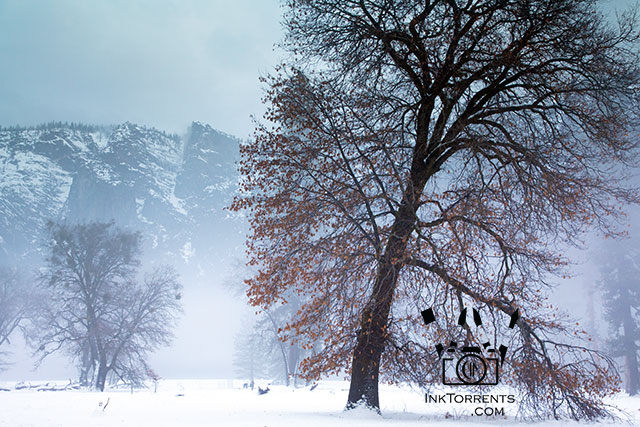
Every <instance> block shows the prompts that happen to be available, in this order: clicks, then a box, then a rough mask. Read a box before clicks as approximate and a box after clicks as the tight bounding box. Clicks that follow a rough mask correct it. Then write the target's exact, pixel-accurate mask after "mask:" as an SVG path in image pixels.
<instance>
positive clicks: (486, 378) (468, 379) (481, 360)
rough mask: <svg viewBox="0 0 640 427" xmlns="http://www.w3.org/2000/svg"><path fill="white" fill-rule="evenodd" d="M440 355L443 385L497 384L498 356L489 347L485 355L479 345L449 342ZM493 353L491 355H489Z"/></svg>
mask: <svg viewBox="0 0 640 427" xmlns="http://www.w3.org/2000/svg"><path fill="white" fill-rule="evenodd" d="M451 344H452V345H451V346H449V348H448V349H447V352H446V353H445V355H444V356H443V357H442V383H443V384H445V385H496V384H498V358H497V357H495V350H494V349H489V350H488V353H489V354H488V355H487V356H485V355H484V354H483V353H482V351H481V350H480V347H474V346H467V347H462V349H461V350H460V351H458V349H457V348H456V346H455V344H456V343H451ZM492 355H493V357H491V356H492Z"/></svg>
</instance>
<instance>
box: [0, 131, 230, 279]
mask: <svg viewBox="0 0 640 427" xmlns="http://www.w3.org/2000/svg"><path fill="white" fill-rule="evenodd" d="M238 146H239V141H238V140H237V139H235V138H233V137H231V136H229V135H226V134H224V133H222V132H219V131H216V130H215V129H213V128H211V127H210V126H208V125H205V124H202V123H193V124H192V125H191V126H190V128H189V130H188V132H187V133H186V135H185V136H184V137H179V136H177V135H170V134H167V133H165V132H162V131H159V130H156V129H153V128H148V127H143V126H138V125H135V124H132V123H124V124H122V125H119V126H115V127H92V126H81V125H66V124H54V125H45V126H39V127H35V128H30V129H0V256H2V257H5V258H6V259H8V260H9V261H10V262H14V261H18V259H20V258H25V257H29V256H30V255H34V254H35V253H36V252H37V248H38V247H39V246H40V243H41V239H42V238H43V233H42V232H43V230H44V225H45V224H46V222H47V220H50V219H53V220H66V221H72V222H85V221H92V220H99V221H108V220H114V221H116V223H118V224H119V225H121V226H126V227H130V228H132V229H136V230H140V231H141V232H142V233H143V236H144V238H145V241H146V243H147V244H146V245H145V246H146V250H147V254H148V255H152V256H153V258H154V259H162V260H163V261H166V259H165V258H166V257H169V258H173V262H172V263H173V264H176V263H186V264H188V263H189V262H192V263H198V264H202V263H206V262H207V260H208V259H215V258H218V259H219V258H220V256H228V255H229V254H230V251H229V248H230V247H232V248H235V247H238V246H240V244H241V242H242V222H241V221H240V220H239V219H237V218H234V216H233V215H231V214H230V212H228V211H226V210H224V207H225V206H228V205H229V203H230V202H231V199H232V197H233V194H234V192H235V191H236V184H237V172H236V164H235V162H236V161H237V157H238ZM231 252H232V251H231ZM198 267H199V268H202V266H201V265H200V266H198Z"/></svg>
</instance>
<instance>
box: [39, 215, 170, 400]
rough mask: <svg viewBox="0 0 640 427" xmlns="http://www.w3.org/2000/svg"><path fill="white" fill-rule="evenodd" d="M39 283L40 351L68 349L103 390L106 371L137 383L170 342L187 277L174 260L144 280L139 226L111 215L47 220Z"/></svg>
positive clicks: (88, 379)
mask: <svg viewBox="0 0 640 427" xmlns="http://www.w3.org/2000/svg"><path fill="white" fill-rule="evenodd" d="M48 231H49V243H48V253H49V255H48V258H47V263H46V266H45V267H44V269H43V270H42V273H41V280H40V282H41V284H42V287H43V290H44V291H45V292H46V295H47V299H46V301H45V302H44V303H43V305H42V307H40V308H39V310H38V315H37V317H36V318H35V319H34V328H33V333H32V336H33V338H32V339H33V340H34V342H35V344H36V348H38V352H39V354H40V359H41V360H42V359H44V358H45V357H46V356H48V355H49V354H51V353H53V352H56V351H58V350H65V351H66V352H67V353H68V354H70V355H71V356H72V357H73V358H74V359H75V360H76V361H77V362H78V363H79V365H80V369H81V372H80V380H81V382H84V383H85V384H87V385H91V386H93V387H95V388H96V389H98V390H100V391H103V390H104V387H105V383H106V380H107V376H108V375H113V376H114V377H115V378H120V379H122V380H124V381H126V382H128V383H131V384H133V385H139V384H141V382H142V381H143V380H144V378H145V376H146V373H147V372H149V371H150V368H149V367H148V365H147V362H146V359H147V355H148V353H149V352H150V351H153V350H154V349H156V348H157V347H158V346H161V345H166V344H168V343H169V342H170V340H171V338H172V333H171V330H172V328H173V326H174V325H175V323H176V320H177V316H178V314H179V313H180V311H181V305H180V297H181V295H180V290H181V285H180V284H179V282H178V280H177V275H176V273H175V272H174V271H173V270H172V269H171V268H169V267H160V268H157V269H156V270H154V271H153V272H152V273H151V274H148V275H146V276H145V278H144V280H139V278H138V277H137V276H138V269H139V265H140V260H139V258H140V243H141V236H140V234H139V233H134V232H129V231H125V230H122V229H119V228H117V227H116V226H115V225H114V224H113V223H90V224H82V225H65V224H57V223H49V225H48Z"/></svg>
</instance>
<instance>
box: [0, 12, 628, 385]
mask: <svg viewBox="0 0 640 427" xmlns="http://www.w3.org/2000/svg"><path fill="white" fill-rule="evenodd" d="M631 3H632V2H631V1H627V0H625V1H616V0H611V1H609V2H605V4H606V5H607V7H608V11H609V12H611V13H612V14H613V11H614V9H615V8H621V7H625V6H626V5H628V4H631ZM280 13H281V9H280V6H279V2H278V1H277V0H253V1H252V0H237V1H233V2H230V1H225V0H210V1H207V0H202V1H195V0H193V1H178V0H176V1H157V0H147V1H143V0H139V1H127V0H114V1H107V0H104V1H81V0H77V1H70V0H64V1H35V0H20V1H19V0H16V1H11V0H0V58H1V61H2V67H0V100H1V101H0V125H2V126H11V125H21V126H32V125H37V124H40V123H45V122H51V121H63V122H80V123H86V124H99V125H112V124H113V125H117V124H121V123H124V122H132V123H135V124H139V125H144V126H152V127H156V128H158V129H161V130H165V131H168V132H173V133H178V134H180V135H183V134H185V133H186V132H187V128H188V127H189V125H190V124H191V122H193V121H201V122H204V123H207V124H209V125H211V126H212V127H213V128H215V129H218V130H221V131H223V132H226V133H228V134H230V135H234V136H236V137H239V138H247V137H249V136H250V134H251V132H252V129H253V125H252V121H251V118H250V116H251V115H255V116H258V117H259V116H260V115H261V114H262V113H263V111H264V107H263V106H262V104H261V99H260V98H261V95H262V92H261V85H260V82H259V80H258V78H259V76H260V75H264V74H266V73H268V72H269V71H270V70H271V69H272V68H273V66H274V65H275V64H277V63H278V58H279V57H280V53H279V52H278V51H277V49H275V47H274V45H275V44H276V43H277V42H278V41H279V40H280V38H281V37H282V33H281V28H280ZM598 239H599V237H598V236H597V235H595V234H594V235H590V236H588V237H587V238H586V241H587V242H588V245H587V246H591V245H593V244H595V243H594V242H597V241H598ZM224 244H225V240H224V239H223V240H221V241H219V242H216V243H215V247H216V249H217V250H218V251H220V252H224V251H225V246H224ZM569 253H570V254H571V255H572V257H573V258H574V259H576V260H577V262H578V263H577V264H576V265H575V266H574V270H573V271H574V273H575V277H574V278H573V279H570V280H565V281H558V283H559V284H560V287H559V288H558V289H557V290H556V291H555V292H554V302H556V303H558V304H559V305H561V306H564V307H565V308H568V309H570V312H571V315H572V316H574V317H575V318H577V319H582V320H585V313H586V303H587V301H586V297H585V295H586V294H585V291H584V290H585V287H586V286H588V285H590V284H591V283H593V282H594V279H595V276H596V271H597V269H596V268H595V267H594V266H593V265H592V262H591V258H589V253H588V252H585V251H580V250H577V249H571V250H570V252H569ZM232 261H233V257H229V258H227V259H225V263H217V264H216V268H215V269H214V270H215V274H214V273H212V272H211V270H209V271H208V272H207V273H206V274H205V275H202V274H200V273H199V272H198V269H197V266H195V265H193V264H191V265H190V264H188V263H187V264H186V266H184V267H183V268H182V269H181V273H182V275H183V278H184V285H185V292H184V299H183V301H184V316H183V317H182V320H181V321H180V323H179V326H178V328H177V329H176V331H175V335H176V339H175V341H174V343H173V345H172V346H171V347H168V348H165V349H162V350H160V351H158V352H157V353H156V354H154V355H153V357H152V358H151V364H152V365H153V366H154V369H156V370H157V371H158V373H160V375H162V376H163V377H166V378H221V377H232V376H233V368H232V360H231V359H232V351H231V349H232V347H233V337H234V334H235V332H236V331H237V329H238V326H239V325H240V322H241V317H242V316H241V314H242V313H244V312H247V311H249V312H250V311H251V309H249V308H247V307H246V306H245V305H244V303H243V301H242V298H240V297H239V296H237V294H234V292H233V291H232V290H230V289H229V287H228V286H225V285H224V283H225V282H234V281H235V282H236V283H238V282H239V281H240V279H239V278H237V277H236V273H237V272H236V271H234V269H233V268H232V267H231V265H232ZM190 269H191V270H190ZM603 329H604V328H603ZM7 350H8V351H9V352H11V354H10V355H9V357H8V359H7V360H8V361H9V362H10V363H12V365H11V366H10V367H9V369H8V370H7V371H4V372H2V374H1V375H2V377H3V378H4V379H10V380H28V379H36V378H37V379H43V378H45V379H66V378H75V377H76V376H77V368H76V367H75V366H73V365H72V364H71V363H70V362H69V361H68V360H67V359H66V358H65V357H64V355H62V354H61V355H58V356H53V357H51V358H50V359H48V360H47V361H45V363H43V364H42V365H41V366H40V367H39V368H38V369H37V370H36V371H34V368H33V366H34V359H33V358H31V356H30V354H31V350H29V349H28V348H27V347H26V346H25V345H24V342H23V341H22V339H21V338H20V337H19V334H16V336H15V338H14V341H13V343H12V345H11V346H9V347H8V348H7Z"/></svg>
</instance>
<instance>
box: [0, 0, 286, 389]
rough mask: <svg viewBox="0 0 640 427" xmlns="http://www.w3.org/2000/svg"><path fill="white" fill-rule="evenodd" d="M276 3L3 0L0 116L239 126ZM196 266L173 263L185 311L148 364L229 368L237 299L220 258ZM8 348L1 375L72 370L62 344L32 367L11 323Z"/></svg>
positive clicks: (274, 26)
mask: <svg viewBox="0 0 640 427" xmlns="http://www.w3.org/2000/svg"><path fill="white" fill-rule="evenodd" d="M280 12H281V11H280V7H279V5H278V2H277V0H261V1H251V0H241V1H234V2H228V1H222V0H214V1H177V0H176V1H156V0H149V1H135V2H131V1H126V0H122V1H106V0H105V1H90V2H87V1H81V0H78V1H4V0H2V1H0V58H2V67H0V100H2V101H0V126H11V125H21V126H31V125H37V124H40V123H44V122H51V121H64V122H81V123H86V124H100V125H102V124H107V125H110V124H120V123H123V122H127V121H128V122H132V123H136V124H139V125H145V126H153V127H156V128H158V129H162V130H164V131H168V132H175V133H179V134H184V133H185V132H186V130H187V127H188V126H189V125H190V123H191V122H192V121H202V122H204V123H207V124H209V125H211V126H212V127H214V128H216V129H219V130H221V131H224V132H226V133H229V134H232V135H234V136H237V137H240V138H246V137H248V136H249V135H250V133H251V131H252V122H251V119H250V116H251V115H252V114H253V115H256V116H260V115H261V114H262V112H263V107H262V105H261V102H260V98H261V94H262V92H261V85H260V83H259V81H258V78H259V76H260V75H263V74H266V73H267V72H269V70H270V69H272V67H273V66H274V65H275V64H276V62H277V58H278V54H277V52H275V50H274V45H275V44H276V43H277V42H278V41H279V39H280V37H281V31H280V23H279V20H280ZM215 245H216V247H218V248H220V249H224V243H222V242H217V243H216V244H215ZM190 268H191V269H192V270H193V271H190V270H189V269H190ZM195 270H196V266H189V265H187V266H185V267H184V268H183V269H182V270H181V273H182V275H183V281H184V282H185V283H184V285H185V292H184V298H183V302H184V316H183V317H182V320H181V321H180V323H179V326H178V328H177V329H176V331H175V335H176V339H175V341H174V344H173V345H172V346H171V347H169V348H165V349H162V350H160V351H158V352H157V353H156V354H154V355H153V356H152V358H151V364H152V365H153V366H154V369H156V370H157V372H158V373H160V374H161V375H162V376H163V377H168V378H193V377H205V378H207V377H208V378H211V377H231V376H233V371H232V367H231V354H232V352H231V348H232V344H233V335H234V332H235V329H236V328H237V325H238V321H239V319H240V312H241V311H242V310H244V309H245V307H244V306H243V304H242V302H241V299H240V298H239V297H237V296H234V295H232V293H231V292H229V291H228V290H227V289H225V288H224V287H223V286H222V285H221V283H222V282H223V281H225V280H228V276H229V274H230V272H229V270H228V269H227V268H226V266H220V267H219V268H218V269H217V270H216V273H215V274H207V276H206V277H202V276H198V275H197V274H196V272H195ZM191 273H193V275H191ZM190 275H191V277H189V276H190ZM5 350H7V351H9V352H10V355H9V356H8V357H7V361H8V362H9V363H12V365H11V366H10V367H9V369H8V370H7V371H4V372H3V373H2V377H3V378H4V379H15V380H28V379H36V378H37V379H42V378H49V379H52V378H62V379H66V378H75V377H76V376H77V369H76V367H74V366H73V364H72V363H71V362H69V361H68V359H67V358H66V357H65V355H63V354H60V355H53V356H51V357H50V358H49V359H48V360H45V362H44V363H43V364H42V365H41V366H40V367H39V368H38V369H37V370H35V371H34V369H33V367H34V361H35V360H34V359H32V358H31V357H30V354H31V350H29V349H27V348H25V347H24V345H23V341H22V339H21V337H20V336H19V334H14V337H13V340H12V345H10V346H8V347H7V348H5Z"/></svg>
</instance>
